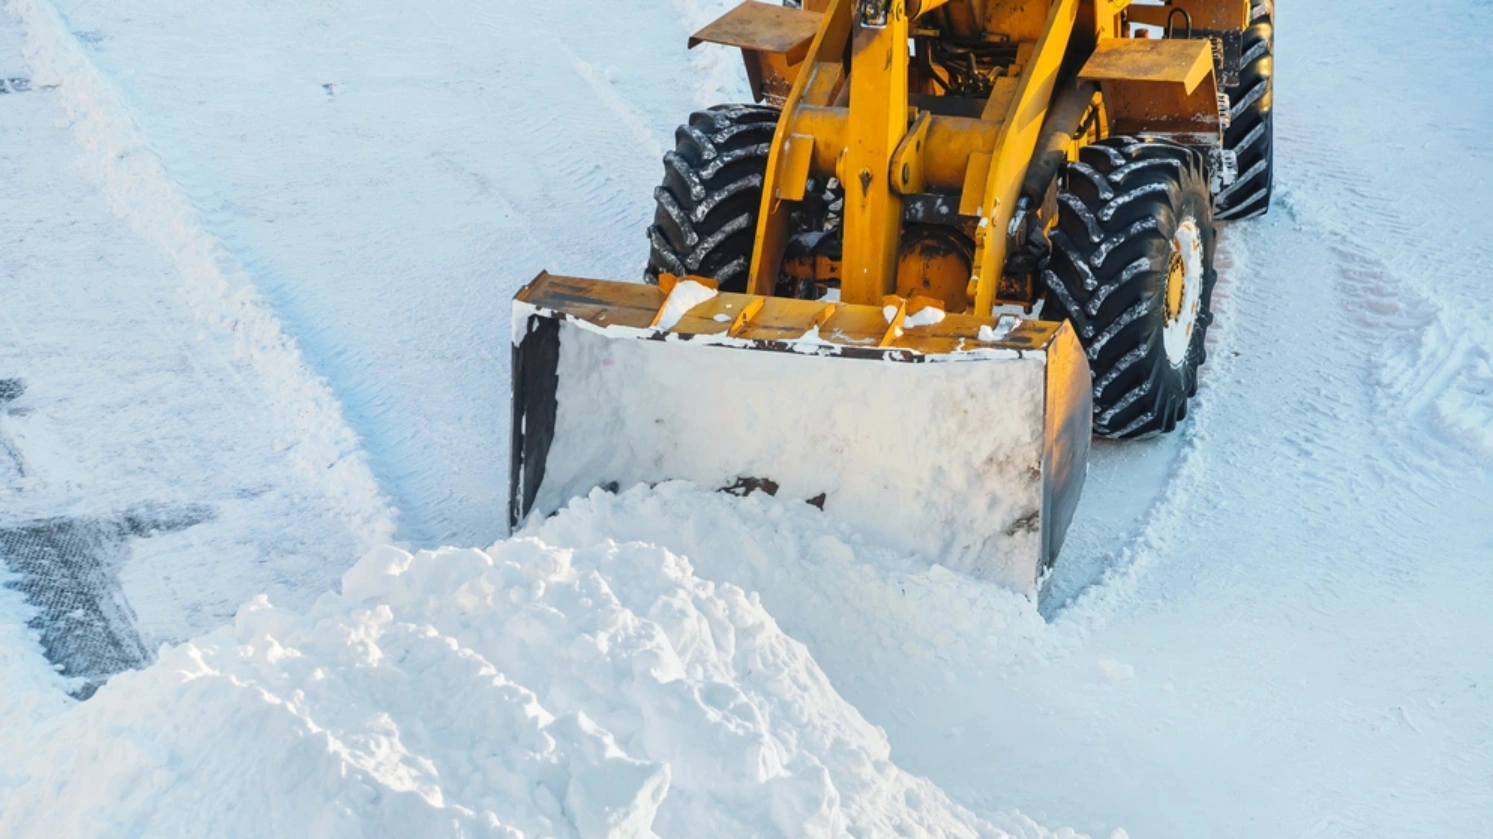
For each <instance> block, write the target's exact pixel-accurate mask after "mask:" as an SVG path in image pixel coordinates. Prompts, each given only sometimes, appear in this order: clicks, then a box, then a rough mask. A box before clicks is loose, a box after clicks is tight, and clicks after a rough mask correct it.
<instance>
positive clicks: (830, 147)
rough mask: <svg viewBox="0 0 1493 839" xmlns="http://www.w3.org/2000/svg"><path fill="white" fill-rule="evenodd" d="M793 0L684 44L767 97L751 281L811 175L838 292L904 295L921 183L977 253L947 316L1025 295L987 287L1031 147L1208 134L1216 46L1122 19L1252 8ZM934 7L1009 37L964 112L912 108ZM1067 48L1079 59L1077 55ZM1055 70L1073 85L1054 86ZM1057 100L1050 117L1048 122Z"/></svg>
mask: <svg viewBox="0 0 1493 839" xmlns="http://www.w3.org/2000/svg"><path fill="white" fill-rule="evenodd" d="M808 6H809V7H808V8H805V9H786V8H783V7H781V6H777V5H770V4H767V3H759V2H754V0H747V2H744V3H742V4H741V5H740V6H738V7H736V8H735V9H733V10H732V11H731V12H728V13H727V14H726V15H725V16H723V17H722V18H721V19H720V20H718V21H716V22H715V23H712V24H711V25H710V26H707V27H706V28H705V29H703V30H701V31H700V32H698V33H696V34H695V36H694V37H693V38H691V41H690V43H691V46H693V45H695V44H698V43H703V42H715V43H723V44H729V45H732V46H737V47H740V48H741V49H742V52H743V56H744V58H745V61H746V64H747V69H748V77H749V79H750V81H751V82H752V85H753V91H754V93H755V94H756V95H757V97H758V98H759V99H764V98H765V99H768V100H771V101H779V100H780V101H781V104H782V115H781V117H780V118H779V120H778V125H777V131H776V135H775V136H774V139H773V144H772V149H771V152H770V156H769V159H768V165H767V171H766V174H765V177H764V183H763V195H762V206H761V211H760V213H759V216H758V227H757V234H756V245H755V248H754V251H753V256H752V267H751V273H750V281H749V285H748V290H749V291H751V292H753V293H756V294H761V295H771V294H772V293H773V291H774V289H775V288H776V286H777V283H778V279H779V274H780V271H781V267H782V263H783V258H784V253H785V248H786V246H787V231H788V217H789V213H790V211H791V207H792V203H793V202H796V201H801V200H802V199H803V198H804V193H805V189H806V185H807V184H808V181H809V179H810V178H811V177H818V178H828V177H831V176H833V177H836V178H838V180H839V182H840V183H841V184H842V186H843V188H844V191H845V204H844V213H843V226H842V230H843V234H842V237H843V241H842V255H841V260H840V264H839V265H838V266H837V270H836V271H835V273H836V274H837V275H838V280H839V284H840V299H841V300H843V301H844V302H847V303H852V304H879V303H880V302H881V301H882V299H883V298H884V297H885V296H887V295H892V294H897V293H899V292H901V293H902V294H903V296H908V294H909V283H907V282H905V279H906V278H905V277H904V278H903V279H904V282H903V283H901V284H900V285H899V281H898V278H899V256H902V255H903V254H902V252H901V246H902V239H901V236H900V231H901V229H902V226H903V200H904V197H906V196H909V195H913V194H916V193H920V192H924V191H925V190H928V189H930V188H936V189H939V190H941V191H943V192H951V191H954V190H957V192H958V215H959V216H963V217H965V218H973V219H975V225H974V235H973V239H974V254H973V258H972V260H971V263H970V271H969V278H968V282H967V284H966V287H965V288H964V289H963V290H962V291H963V294H962V295H956V294H950V295H948V296H952V297H962V298H964V299H949V300H944V301H942V302H943V303H944V304H945V305H946V307H948V308H949V309H950V310H951V311H965V310H966V309H968V310H969V311H972V312H973V313H974V314H976V315H985V314H988V313H990V312H991V311H992V309H993V307H994V306H996V305H997V304H1011V303H1014V304H1019V305H1022V306H1029V305H1030V304H1032V303H1033V302H1035V301H1034V291H1033V286H1032V284H1031V283H1030V282H1026V283H1025V284H1024V285H1022V284H1017V285H1016V286H1014V287H1012V288H1009V289H1003V287H1002V283H1001V279H1002V275H1003V272H1005V270H1006V267H1007V256H1008V253H1009V250H1010V242H1011V240H1012V239H1013V237H1014V235H1015V233H1016V232H1017V231H1016V229H1014V227H1013V221H1023V222H1024V221H1026V220H1025V219H1022V218H1020V216H1022V215H1023V213H1024V212H1026V210H1024V209H1023V208H1021V207H1020V206H1019V199H1020V196H1021V193H1022V188H1023V183H1024V182H1025V181H1026V180H1027V179H1028V175H1029V172H1030V171H1031V168H1032V165H1033V161H1034V159H1036V158H1040V157H1042V156H1043V155H1047V154H1051V155H1057V156H1058V157H1059V160H1058V161H1057V162H1060V161H1061V160H1074V159H1076V158H1077V152H1078V149H1079V148H1080V147H1082V146H1083V145H1086V144H1087V143H1090V142H1094V141H1097V140H1100V139H1103V138H1104V137H1106V136H1108V135H1109V133H1111V131H1114V132H1116V133H1148V134H1153V135H1159V136H1166V137H1170V138H1172V139H1177V140H1180V141H1182V142H1187V143H1189V144H1192V145H1201V146H1212V147H1217V146H1218V145H1219V142H1220V139H1221V134H1222V131H1223V128H1224V127H1226V123H1225V122H1224V117H1223V114H1224V113H1225V112H1226V111H1225V110H1224V109H1221V108H1220V106H1219V98H1218V86H1217V82H1216V81H1215V78H1214V59H1215V53H1217V52H1218V51H1219V50H1218V48H1217V47H1216V46H1215V45H1214V44H1213V43H1212V42H1210V41H1209V40H1207V39H1204V38H1177V37H1171V38H1150V37H1130V35H1131V32H1130V30H1131V28H1132V27H1131V25H1132V24H1144V25H1148V26H1161V27H1168V26H1171V27H1172V29H1173V31H1172V32H1171V33H1169V34H1173V35H1175V34H1176V32H1175V27H1176V25H1177V22H1178V21H1186V24H1187V29H1188V32H1187V34H1189V35H1190V34H1192V32H1193V30H1194V27H1197V28H1198V30H1200V31H1203V32H1207V31H1214V30H1217V31H1224V30H1229V29H1231V28H1232V29H1233V30H1237V29H1240V28H1242V26H1243V25H1244V22H1245V21H1247V19H1248V14H1249V7H1248V3H1247V0H1173V2H1172V3H1171V4H1169V5H1165V6H1161V5H1147V6H1139V5H1132V3H1131V0H818V2H815V0H809V3H808ZM935 13H937V14H938V15H939V17H938V22H939V24H940V25H941V26H942V27H943V28H944V29H945V30H956V31H961V32H962V34H964V35H965V36H966V37H970V36H973V37H976V38H985V39H989V40H997V39H999V40H1003V41H1005V42H1007V43H1011V44H1014V45H1015V47H1016V61H1015V62H1014V63H1013V64H1012V65H1011V66H1010V67H1009V68H1008V70H1007V71H1006V72H1005V73H1004V74H1003V75H1001V76H1000V77H999V78H997V79H995V82H994V84H993V86H992V89H991V92H990V96H989V98H988V99H987V100H986V101H985V103H984V105H983V107H982V108H981V109H980V112H979V113H978V114H974V115H954V114H949V113H935V112H934V110H932V109H930V108H927V107H918V106H916V105H914V104H912V98H913V97H912V94H913V93H914V90H913V89H912V85H913V84H914V83H915V82H914V79H913V76H914V74H913V73H912V72H911V70H912V68H911V67H910V55H911V50H910V48H909V43H910V42H915V41H916V40H917V39H918V38H919V37H927V36H928V35H929V34H930V33H929V31H928V30H927V29H926V28H924V27H923V22H924V21H929V20H932V19H933V18H932V17H931V16H932V15H934V14H935ZM1135 34H1137V35H1139V34H1144V33H1142V32H1136V33H1135ZM1162 34H1168V33H1162ZM1075 58H1078V59H1080V60H1081V61H1082V62H1083V63H1082V65H1081V67H1078V68H1075V67H1074V61H1075ZM1075 69H1077V72H1076V73H1075V72H1073V71H1074V70H1075ZM1065 78H1066V79H1069V80H1070V81H1069V82H1068V83H1067V85H1066V87H1065V88H1064V89H1062V90H1059V84H1060V79H1065ZM1084 83H1090V84H1087V85H1085V84H1084ZM785 90H786V93H785V92H784V91H785ZM919 92H921V91H919ZM1065 97H1066V99H1067V100H1068V102H1067V107H1066V110H1067V112H1068V113H1067V114H1066V115H1065V119H1063V120H1056V119H1053V118H1052V117H1054V116H1055V115H1056V113H1057V112H1058V111H1060V110H1063V108H1064V104H1063V100H1064V98H1065ZM920 98H921V99H922V101H923V102H924V103H925V104H927V103H928V102H929V99H928V97H926V96H923V97H920ZM1050 170H1051V171H1050V172H1045V173H1044V174H1047V175H1048V179H1049V180H1050V179H1051V177H1052V176H1055V174H1056V167H1055V166H1052V167H1050ZM1044 188H1045V187H1044ZM1031 211H1032V212H1040V210H1038V209H1037V208H1031ZM1048 215H1049V217H1050V212H1049V214H1048ZM1042 221H1043V222H1044V223H1050V218H1049V219H1043V220H1042ZM1003 292H1004V293H1003Z"/></svg>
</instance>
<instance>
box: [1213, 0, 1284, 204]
mask: <svg viewBox="0 0 1493 839" xmlns="http://www.w3.org/2000/svg"><path fill="white" fill-rule="evenodd" d="M1242 63H1243V66H1242V67H1241V68H1240V70H1239V84H1238V85H1236V86H1234V87H1231V88H1227V89H1226V90H1225V91H1224V92H1225V93H1227V94H1228V95H1229V102H1230V103H1231V105H1230V110H1231V113H1230V114H1229V119H1230V123H1229V128H1228V130H1227V131H1225V132H1224V135H1223V147H1224V148H1225V149H1227V150H1229V151H1232V152H1234V154H1235V155H1236V157H1237V158H1238V161H1239V179H1238V180H1236V181H1234V183H1233V184H1231V185H1229V186H1227V187H1224V189H1223V191H1222V192H1220V193H1219V194H1218V197H1217V198H1216V199H1215V203H1214V218H1216V219H1218V220H1219V221H1228V220H1233V219H1246V218H1254V217H1256V216H1262V215H1264V214H1265V213H1266V212H1268V211H1269V210H1270V192H1271V187H1272V186H1273V185H1274V175H1275V173H1274V171H1273V170H1274V168H1275V166H1274V163H1275V161H1274V157H1275V136H1274V134H1275V131H1274V128H1275V120H1274V117H1273V111H1274V106H1275V96H1274V93H1275V4H1274V2H1273V0H1255V3H1254V6H1253V8H1252V12H1251V15H1250V25H1249V28H1248V29H1246V30H1244V53H1243V62H1242Z"/></svg>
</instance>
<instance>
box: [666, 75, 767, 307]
mask: <svg viewBox="0 0 1493 839" xmlns="http://www.w3.org/2000/svg"><path fill="white" fill-rule="evenodd" d="M777 124H778V110H777V109H776V108H767V107H762V106H758V105H718V106H716V107H714V108H710V109H709V110H705V111H697V112H696V113H693V114H691V115H690V118H689V123H688V124H686V125H682V126H680V127H679V130H678V131H676V132H675V133H674V140H675V147H674V151H671V152H668V153H666V154H665V155H664V179H663V183H662V184H661V185H660V186H659V187H658V188H657V189H655V190H654V191H653V197H654V199H655V200H656V201H657V203H658V208H657V210H656V211H655V212H654V214H653V226H651V227H649V228H648V242H649V245H650V246H651V247H650V249H649V254H648V267H647V269H646V270H645V272H644V279H645V280H646V281H647V282H649V283H657V282H658V275H659V274H661V273H669V274H673V275H675V276H679V277H682V276H685V275H693V276H698V277H709V278H710V279H713V280H715V281H716V282H718V283H719V284H720V288H721V290H722V291H735V292H744V291H746V286H747V274H748V272H749V271H750V270H751V264H752V246H753V242H754V240H755V238H756V235H757V215H758V213H759V212H760V210H761V205H762V178H763V175H764V174H765V173H766V171H767V155H768V152H769V151H770V150H771V148H772V137H773V133H774V131H776V130H777Z"/></svg>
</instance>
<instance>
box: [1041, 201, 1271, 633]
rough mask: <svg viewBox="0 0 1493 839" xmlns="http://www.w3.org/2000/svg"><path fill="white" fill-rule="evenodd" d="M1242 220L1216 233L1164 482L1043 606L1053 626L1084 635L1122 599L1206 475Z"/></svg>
mask: <svg viewBox="0 0 1493 839" xmlns="http://www.w3.org/2000/svg"><path fill="white" fill-rule="evenodd" d="M1244 226H1245V228H1246V229H1244V230H1241V229H1236V226H1235V225H1226V226H1224V227H1223V228H1222V230H1221V231H1220V233H1221V235H1220V236H1219V237H1218V253H1217V256H1216V261H1215V265H1216V266H1217V268H1218V282H1217V285H1216V286H1215V287H1214V291H1213V299H1212V310H1213V314H1214V321H1213V324H1212V326H1211V327H1210V328H1209V330H1208V341H1207V349H1208V356H1207V359H1206V360H1205V362H1204V364H1203V368H1202V371H1201V375H1200V376H1199V380H1198V394H1197V396H1196V397H1194V399H1193V401H1192V403H1191V406H1190V407H1189V409H1188V421H1187V424H1186V425H1185V426H1183V428H1182V429H1181V430H1180V432H1178V433H1180V434H1181V435H1182V445H1181V449H1180V451H1179V452H1178V453H1177V454H1176V455H1175V457H1174V459H1173V461H1172V464H1171V468H1170V471H1169V474H1168V476H1167V478H1166V481H1165V483H1164V484H1163V485H1162V487H1161V488H1160V490H1159V491H1158V492H1157V494H1156V497H1155V498H1154V499H1153V500H1152V501H1151V504H1150V506H1149V507H1148V509H1147V510H1146V512H1145V514H1144V515H1143V516H1142V517H1141V520H1140V523H1139V526H1138V528H1137V531H1136V533H1135V535H1134V536H1133V537H1132V538H1131V539H1129V540H1128V541H1127V542H1126V543H1125V544H1124V545H1123V546H1121V547H1120V548H1119V549H1118V550H1117V551H1116V552H1115V553H1114V555H1113V558H1112V559H1111V560H1109V561H1108V562H1107V563H1106V567H1105V568H1104V570H1103V572H1101V573H1100V575H1099V576H1098V578H1097V579H1096V580H1095V581H1094V582H1093V583H1091V584H1090V585H1088V586H1086V587H1084V588H1083V589H1081V590H1080V591H1079V592H1078V593H1077V594H1075V595H1073V596H1072V597H1071V598H1069V599H1068V600H1067V601H1066V602H1064V603H1059V604H1052V605H1048V606H1045V607H1044V609H1043V612H1044V615H1046V616H1047V617H1048V619H1049V620H1050V621H1051V622H1052V623H1053V624H1054V625H1055V626H1058V627H1061V628H1062V629H1064V630H1066V631H1070V632H1074V633H1076V634H1078V635H1080V636H1082V635H1087V634H1088V633H1089V632H1092V631H1094V630H1096V629H1098V628H1100V627H1102V626H1103V625H1104V623H1105V622H1106V621H1107V620H1109V618H1111V617H1113V616H1114V615H1115V614H1117V613H1118V612H1119V611H1120V610H1121V609H1123V608H1124V607H1125V606H1126V605H1127V604H1128V603H1130V602H1131V601H1132V599H1133V598H1134V596H1135V593H1136V591H1137V590H1138V589H1139V587H1140V584H1141V581H1142V580H1143V579H1144V578H1145V576H1146V575H1147V574H1148V573H1149V572H1150V570H1151V569H1152V568H1153V567H1154V566H1155V565H1156V563H1157V562H1158V561H1159V560H1160V558H1161V557H1162V556H1164V555H1165V554H1166V543H1167V541H1168V539H1169V538H1170V537H1171V536H1172V535H1173V534H1175V533H1176V532H1177V530H1178V528H1181V527H1184V526H1185V525H1186V522H1185V520H1184V518H1183V516H1184V514H1185V513H1186V510H1187V508H1188V502H1189V499H1191V498H1192V497H1193V492H1194V491H1195V490H1196V489H1198V488H1200V487H1202V486H1205V485H1206V484H1207V482H1208V481H1209V480H1210V479H1211V474H1210V468H1209V461H1208V456H1207V449H1208V439H1209V436H1210V428H1211V425H1212V423H1213V422H1214V413H1215V408H1214V404H1213V400H1211V399H1210V398H1209V395H1210V394H1211V392H1212V391H1213V390H1214V389H1215V388H1217V387H1229V386H1231V385H1230V384H1229V382H1230V381H1231V380H1232V379H1233V376H1232V374H1231V368H1232V364H1231V363H1230V360H1231V359H1232V358H1233V356H1234V355H1236V353H1235V352H1234V350H1233V345H1234V344H1233V342H1234V335H1235V330H1234V328H1233V327H1232V325H1231V323H1232V321H1233V319H1234V317H1236V316H1238V315H1240V314H1241V313H1240V312H1237V311H1235V307H1234V301H1233V295H1232V293H1231V292H1232V287H1233V285H1234V283H1235V282H1236V278H1240V277H1245V276H1247V275H1248V273H1249V257H1248V254H1249V251H1248V246H1247V244H1246V243H1245V241H1244V240H1245V238H1246V236H1247V235H1248V234H1247V228H1249V227H1252V226H1253V225H1248V224H1247V223H1246V224H1245V225H1244ZM1059 561H1061V560H1059Z"/></svg>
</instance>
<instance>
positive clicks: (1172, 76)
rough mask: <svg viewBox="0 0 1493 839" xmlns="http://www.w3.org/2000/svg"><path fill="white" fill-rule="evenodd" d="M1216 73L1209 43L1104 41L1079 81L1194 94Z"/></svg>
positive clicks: (1144, 40) (1172, 40)
mask: <svg viewBox="0 0 1493 839" xmlns="http://www.w3.org/2000/svg"><path fill="white" fill-rule="evenodd" d="M1212 70H1213V48H1212V46H1211V45H1210V43H1209V42H1208V41H1205V40H1201V39H1199V40H1184V39H1180V38H1176V39H1172V38H1168V39H1152V38H1112V39H1108V40H1104V41H1100V42H1099V45H1098V46H1097V47H1095V48H1094V54H1093V55H1092V56H1091V57H1090V58H1089V60H1088V63H1086V64H1084V66H1083V69H1082V70H1081V71H1079V74H1078V77H1079V78H1081V79H1089V80H1093V81H1098V82H1104V81H1125V82H1160V83H1170V84H1179V85H1182V88H1183V90H1184V91H1185V92H1187V93H1189V94H1190V93H1192V92H1193V91H1194V90H1196V89H1197V86H1198V85H1199V84H1201V83H1202V81H1203V79H1204V78H1206V77H1207V76H1208V74H1209V73H1210V72H1212Z"/></svg>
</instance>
